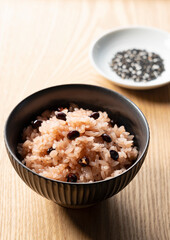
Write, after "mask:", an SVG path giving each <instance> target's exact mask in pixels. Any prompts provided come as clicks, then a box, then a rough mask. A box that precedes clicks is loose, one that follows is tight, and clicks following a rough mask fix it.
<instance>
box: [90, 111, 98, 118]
mask: <svg viewBox="0 0 170 240" xmlns="http://www.w3.org/2000/svg"><path fill="white" fill-rule="evenodd" d="M99 116H100V114H99V113H98V112H93V113H92V114H91V115H90V116H89V117H91V118H94V119H98V118H99Z"/></svg>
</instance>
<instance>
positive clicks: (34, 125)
mask: <svg viewBox="0 0 170 240" xmlns="http://www.w3.org/2000/svg"><path fill="white" fill-rule="evenodd" d="M41 123H42V121H41V120H34V121H32V122H31V125H32V127H33V128H35V129H36V128H39V127H40V126H41Z"/></svg>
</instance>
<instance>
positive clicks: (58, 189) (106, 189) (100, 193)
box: [7, 148, 147, 208]
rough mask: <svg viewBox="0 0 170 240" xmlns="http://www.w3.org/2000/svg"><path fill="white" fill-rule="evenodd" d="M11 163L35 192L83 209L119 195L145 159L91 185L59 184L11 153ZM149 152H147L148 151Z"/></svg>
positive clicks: (54, 200) (60, 203) (69, 206)
mask: <svg viewBox="0 0 170 240" xmlns="http://www.w3.org/2000/svg"><path fill="white" fill-rule="evenodd" d="M7 152H8V156H9V158H10V161H11V163H12V165H13V167H14V169H15V170H16V172H17V173H18V175H19V176H20V177H21V179H22V180H23V181H24V182H25V183H26V184H27V185H28V186H29V187H30V188H32V189H33V190H34V191H35V192H37V193H39V194H40V195H41V196H43V197H45V198H47V199H49V200H52V201H53V202H55V203H57V204H59V205H61V206H63V207H68V208H83V207H88V206H91V205H93V204H96V203H98V202H100V201H102V200H104V199H107V198H110V197H112V196H113V195H115V194H117V193H118V192H119V191H121V190H122V189H123V188H124V187H126V186H127V185H128V184H129V182H130V181H131V180H132V179H133V178H134V177H135V175H136V174H137V172H138V171H139V169H140V167H141V166H142V164H143V161H144V159H145V156H146V153H145V155H144V156H143V158H142V159H141V160H140V161H139V162H138V163H137V164H136V165H134V166H133V167H132V168H131V169H129V170H128V171H127V172H125V173H124V174H123V175H120V176H118V177H116V178H112V179H109V180H104V181H100V182H94V183H90V184H83V183H82V184H81V183H77V184H75V183H64V182H57V181H53V180H50V179H46V178H44V177H41V176H39V175H37V174H35V173H33V172H32V171H30V170H29V169H27V168H26V167H25V166H23V165H21V164H20V163H19V162H18V160H16V159H15V158H14V157H13V156H12V155H11V154H10V152H9V150H8V148H7ZM146 152H147V151H146Z"/></svg>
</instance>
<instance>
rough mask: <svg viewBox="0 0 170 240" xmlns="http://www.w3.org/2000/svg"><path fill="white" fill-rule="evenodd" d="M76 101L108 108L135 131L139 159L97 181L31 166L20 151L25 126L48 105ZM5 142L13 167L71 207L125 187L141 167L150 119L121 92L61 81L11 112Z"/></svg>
mask: <svg viewBox="0 0 170 240" xmlns="http://www.w3.org/2000/svg"><path fill="white" fill-rule="evenodd" d="M70 102H74V103H76V104H78V105H79V106H81V107H84V108H90V109H92V110H96V111H97V110H104V111H107V112H108V113H109V116H110V117H111V118H113V119H115V121H116V123H117V124H118V125H121V124H123V125H125V127H126V129H127V131H129V132H130V133H131V134H134V135H135V144H136V145H137V147H138V149H139V156H138V159H137V160H136V162H135V163H134V164H133V165H132V166H131V167H130V168H129V169H127V171H126V172H124V173H122V174H121V175H119V176H117V177H113V178H111V179H107V180H103V181H98V182H93V183H68V182H62V181H56V180H52V179H48V178H45V177H42V176H40V175H38V174H36V173H35V172H33V171H31V170H30V169H29V168H27V167H26V166H25V165H24V164H22V162H21V161H20V159H19V158H18V155H17V144H18V142H19V138H20V135H21V132H22V130H23V128H24V127H25V126H26V125H29V123H30V121H31V120H32V119H34V118H35V117H36V116H37V115H38V114H40V113H41V112H42V111H44V110H46V109H51V108H54V107H55V106H67V105H68V104H69V103H70ZM5 145H6V149H7V152H8V155H9V158H10V160H11V163H12V165H13V167H14V168H15V170H16V172H17V173H18V175H19V176H20V177H21V179H22V180H23V181H24V182H25V183H26V184H27V185H28V186H29V187H31V188H32V189H33V190H34V191H36V192H37V193H39V194H40V195H42V196H44V197H46V198H48V199H50V200H52V201H54V202H56V203H58V204H59V205H62V206H65V207H71V208H80V207H86V206H90V205H92V204H95V203H97V202H100V201H102V200H104V199H106V198H109V197H111V196H113V195H114V194H116V193H118V192H119V191H121V190H122V189H123V188H124V187H126V186H127V184H128V183H129V182H130V181H131V180H132V179H133V178H134V177H135V175H136V174H137V172H138V171H139V169H140V167H141V165H142V163H143V161H144V159H145V156H146V153H147V149H148V145H149V127H148V123H147V121H146V119H145V117H144V115H143V114H142V112H141V111H140V110H139V108H138V107H137V106H136V105H135V104H134V103H132V102H131V101H130V100H129V99H127V98H125V97H123V96H122V95H120V94H119V93H117V92H114V91H111V90H109V89H105V88H102V87H97V86H92V85H83V84H82V85H81V84H71V85H61V86H56V87H51V88H47V89H44V90H41V91H39V92H36V93H34V94H32V95H31V96H29V97H27V98H26V99H24V100H23V101H22V102H20V103H19V104H18V105H17V106H16V107H15V108H14V110H13V111H12V112H11V114H10V115H9V117H8V119H7V122H6V126H5Z"/></svg>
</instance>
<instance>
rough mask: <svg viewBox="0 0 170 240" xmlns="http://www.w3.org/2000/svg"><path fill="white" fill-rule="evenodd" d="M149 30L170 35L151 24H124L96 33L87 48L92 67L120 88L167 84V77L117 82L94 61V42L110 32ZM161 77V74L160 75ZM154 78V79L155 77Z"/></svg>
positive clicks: (153, 86)
mask: <svg viewBox="0 0 170 240" xmlns="http://www.w3.org/2000/svg"><path fill="white" fill-rule="evenodd" d="M135 29H136V30H149V31H154V32H158V33H160V34H164V35H165V34H166V35H169V37H170V32H168V31H166V30H162V29H160V28H156V27H152V26H144V25H130V26H129V25H125V26H122V27H115V28H110V29H107V30H106V31H104V32H103V33H101V34H100V35H98V36H97V37H96V38H95V39H94V40H93V41H92V42H91V44H90V48H89V59H90V62H91V65H92V66H93V67H94V69H95V70H96V71H97V72H98V73H99V74H100V75H101V76H103V77H104V78H106V79H107V80H109V81H111V82H112V83H113V84H115V85H117V86H119V87H122V88H127V89H134V90H150V89H154V88H158V87H162V86H164V85H167V84H169V83H170V80H168V78H167V79H166V81H163V82H158V83H157V82H156V83H155V82H154V80H153V81H149V82H147V85H146V84H144V83H141V82H137V83H136V82H133V83H132V84H131V83H130V82H129V83H126V82H125V83H121V82H119V80H115V79H114V78H110V77H109V76H108V75H107V74H106V73H105V72H104V71H103V70H101V68H100V67H99V66H98V64H97V63H96V61H95V60H94V56H93V55H94V54H93V52H94V48H95V46H96V44H97V43H98V42H99V41H100V40H101V39H103V38H105V37H106V36H107V35H110V34H114V33H116V32H119V31H127V30H135ZM160 77H162V76H160ZM117 79H119V77H118V76H117ZM155 80H156V79H155Z"/></svg>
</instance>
